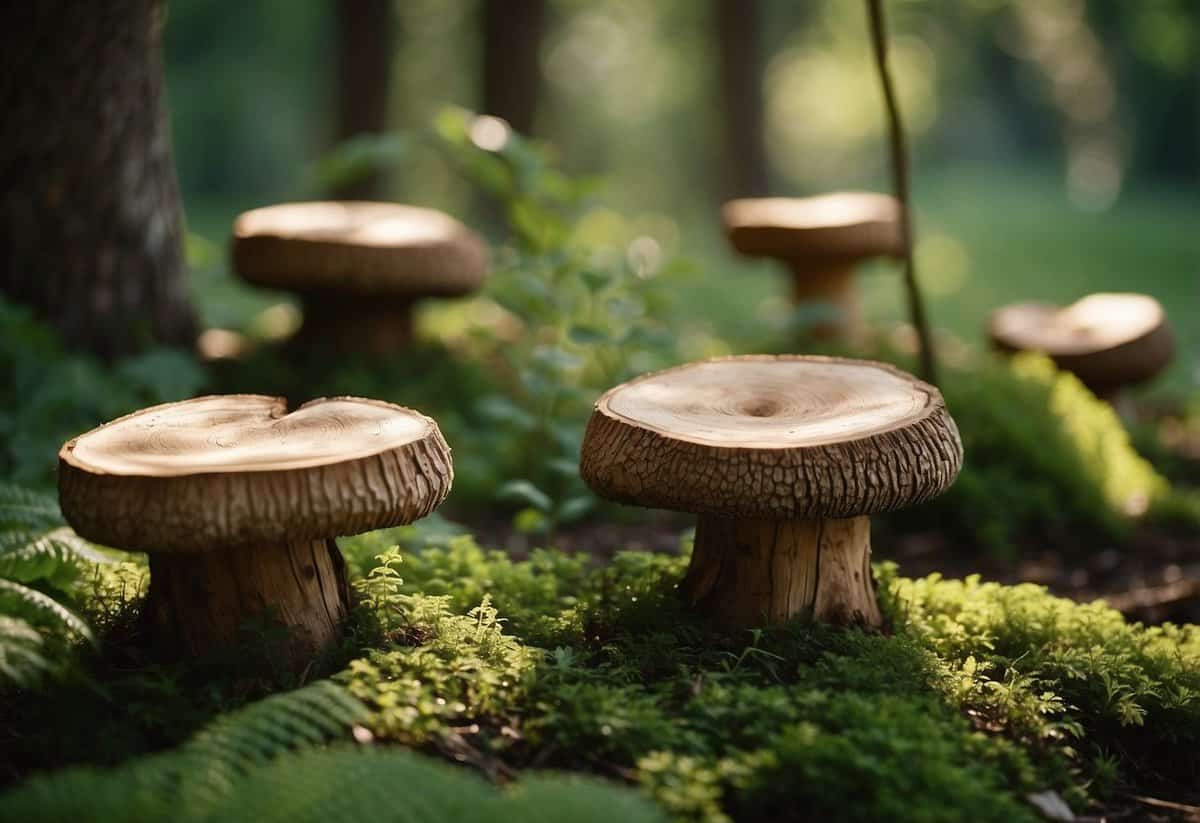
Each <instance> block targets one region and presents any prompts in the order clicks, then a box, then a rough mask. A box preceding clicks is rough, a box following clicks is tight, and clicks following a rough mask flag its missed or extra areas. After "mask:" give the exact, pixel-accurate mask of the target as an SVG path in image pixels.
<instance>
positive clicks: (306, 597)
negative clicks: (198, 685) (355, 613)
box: [147, 540, 349, 666]
mask: <svg viewBox="0 0 1200 823" xmlns="http://www.w3.org/2000/svg"><path fill="white" fill-rule="evenodd" d="M150 577H151V584H150V596H149V599H148V601H147V609H148V615H149V619H150V623H151V625H152V626H153V627H154V632H155V634H156V636H157V640H158V641H159V642H160V644H161V645H163V646H164V647H166V648H175V649H178V650H179V651H180V652H181V653H184V654H189V655H195V656H208V655H212V654H214V653H219V652H221V651H224V650H229V649H233V648H236V647H237V646H238V645H241V644H244V643H245V642H246V641H247V640H249V639H250V638H249V637H248V635H247V634H246V633H245V628H246V626H247V624H249V623H253V622H255V621H262V620H264V619H266V618H267V617H268V616H269V617H270V618H272V619H274V620H277V621H279V622H280V623H281V624H282V625H283V626H285V627H287V629H289V631H290V636H289V642H288V643H287V645H286V655H287V657H288V658H289V659H290V660H292V661H294V662H296V663H297V664H298V665H301V666H302V665H305V664H306V663H307V662H309V661H311V660H312V659H313V657H314V656H315V655H317V654H320V653H321V652H323V651H325V650H326V649H328V648H330V647H331V646H334V645H336V644H337V642H338V641H339V640H340V638H341V636H342V624H343V623H344V622H345V618H346V613H347V612H348V611H349V591H348V589H347V586H346V573H345V563H344V561H343V559H342V555H341V552H339V551H338V547H337V543H336V542H335V541H333V540H316V541H312V542H296V543H282V544H278V545H272V546H254V547H250V548H247V547H242V548H238V549H229V550H224V551H211V552H195V553H175V554H171V553H163V554H152V555H150Z"/></svg>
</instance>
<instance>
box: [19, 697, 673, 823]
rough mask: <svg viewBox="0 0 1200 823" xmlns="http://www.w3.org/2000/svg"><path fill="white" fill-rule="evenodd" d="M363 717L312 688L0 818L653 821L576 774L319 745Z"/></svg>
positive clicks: (51, 783)
mask: <svg viewBox="0 0 1200 823" xmlns="http://www.w3.org/2000/svg"><path fill="white" fill-rule="evenodd" d="M366 716H367V709H366V707H365V706H364V705H363V704H361V703H359V702H358V701H357V700H355V699H354V698H353V697H351V696H350V694H349V693H348V692H346V691H345V690H344V689H342V688H341V687H339V686H337V685H335V684H334V683H332V682H330V681H320V682H317V683H314V684H312V685H310V686H306V687H305V688H303V689H299V690H297V691H294V692H290V693H287V694H281V695H276V696H274V697H269V698H267V699H266V700H262V701H260V702H258V703H255V704H253V705H251V706H249V707H247V708H245V709H242V710H240V711H238V712H234V713H232V714H229V715H226V716H225V717H222V718H220V719H218V720H217V721H215V722H214V723H212V724H211V725H209V726H208V727H207V728H205V729H204V730H203V731H201V732H200V733H199V734H197V735H196V736H195V737H193V738H192V739H191V741H189V742H188V743H186V744H184V745H183V746H182V747H181V748H179V749H176V750H175V751H173V752H167V753H165V754H159V755H152V756H150V757H146V758H143V759H141V760H136V761H133V762H132V763H129V764H126V765H125V766H122V767H119V768H116V769H93V768H78V769H68V770H66V771H62V772H58V773H57V774H50V775H43V776H39V777H35V778H33V779H32V780H29V781H27V782H26V783H25V784H23V785H22V786H19V787H17V788H16V789H14V790H12V791H10V792H9V793H8V794H6V795H3V796H0V820H35V819H36V820H40V821H47V822H48V823H51V822H52V821H72V823H74V821H79V820H90V821H117V820H120V821H125V823H141V822H142V821H145V822H146V823H150V821H158V820H165V819H170V820H175V821H213V822H214V823H215V821H247V822H248V823H249V821H255V823H259V821H263V822H264V823H272V822H273V821H279V823H284V821H286V822H287V823H305V821H313V822H314V823H316V822H317V821H327V820H388V821H396V823H406V822H407V821H413V823H424V821H432V820H473V821H493V820H494V821H506V820H532V821H542V822H543V823H559V821H561V823H658V821H661V820H662V819H663V818H662V816H661V815H660V814H659V813H658V812H657V811H656V810H655V808H654V807H653V806H652V805H651V804H650V802H649V801H647V800H645V799H644V798H641V797H638V796H636V795H633V794H632V793H630V792H628V791H621V790H617V789H614V788H613V787H610V786H605V785H603V784H601V783H598V782H596V781H589V780H584V779H580V778H564V777H541V778H536V779H531V780H529V781H528V782H527V784H524V783H523V784H521V785H520V786H519V787H518V789H517V790H516V791H515V792H501V791H499V790H497V789H495V788H494V787H492V786H490V785H488V784H487V783H486V782H484V781H483V780H482V779H481V778H479V777H478V776H476V775H474V774H471V773H469V772H466V771H464V770H462V769H458V768H455V767H453V766H449V765H447V764H444V763H438V762H436V761H433V760H430V759H428V758H424V757H421V756H419V755H416V754H414V753H413V752H411V751H408V750H405V749H377V748H368V749H362V748H356V747H352V746H348V745H341V746H335V747H334V748H330V749H325V748H317V747H319V746H321V745H322V744H324V743H327V742H329V741H331V740H336V739H338V738H339V737H340V738H343V739H345V738H346V737H347V732H348V731H349V729H350V728H351V726H353V725H354V724H355V723H357V722H358V721H360V720H362V719H364V718H365V717H366Z"/></svg>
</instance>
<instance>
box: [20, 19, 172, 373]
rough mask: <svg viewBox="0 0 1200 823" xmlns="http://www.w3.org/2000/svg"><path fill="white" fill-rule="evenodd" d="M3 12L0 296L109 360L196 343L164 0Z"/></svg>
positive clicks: (71, 343)
mask: <svg viewBox="0 0 1200 823" xmlns="http://www.w3.org/2000/svg"><path fill="white" fill-rule="evenodd" d="M2 8H3V10H2V11H0V92H2V93H0V100H2V101H3V108H4V128H3V132H2V133H0V249H2V250H3V251H0V292H3V294H4V295H5V296H7V297H8V298H11V299H13V300H16V301H18V302H22V303H27V304H29V305H30V306H32V307H33V308H34V310H35V311H36V312H37V313H38V314H39V315H41V316H42V317H44V318H46V319H47V320H49V321H50V322H51V323H52V325H53V326H54V327H55V328H57V330H58V331H59V332H60V333H61V335H62V337H63V339H64V341H65V342H66V343H67V344H68V345H69V346H72V347H74V348H79V349H85V350H88V351H91V352H94V353H96V354H98V355H100V356H102V357H105V358H111V357H113V356H116V355H119V354H124V353H127V352H131V351H135V350H137V349H139V348H141V347H143V346H144V345H145V344H147V343H148V342H150V341H152V340H157V341H160V342H164V343H171V344H177V345H184V346H189V347H190V346H191V345H192V344H193V343H194V341H195V338H196V317H195V314H194V312H193V311H192V308H191V304H190V302H189V299H188V284H187V279H186V273H185V270H184V263H183V244H182V237H183V218H182V214H181V211H180V205H179V191H178V185H177V183H176V179H175V167H174V164H173V163H172V160H171V140H170V130H169V126H168V122H167V112H166V107H165V104H164V97H163V67H162V48H161V45H162V30H163V24H164V22H165V20H166V6H165V3H164V2H162V0H102V1H101V2H97V3H93V4H87V5H80V4H79V3H75V2H69V1H68V0H37V2H28V3H26V2H16V3H7V4H4V6H3V7H2Z"/></svg>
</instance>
